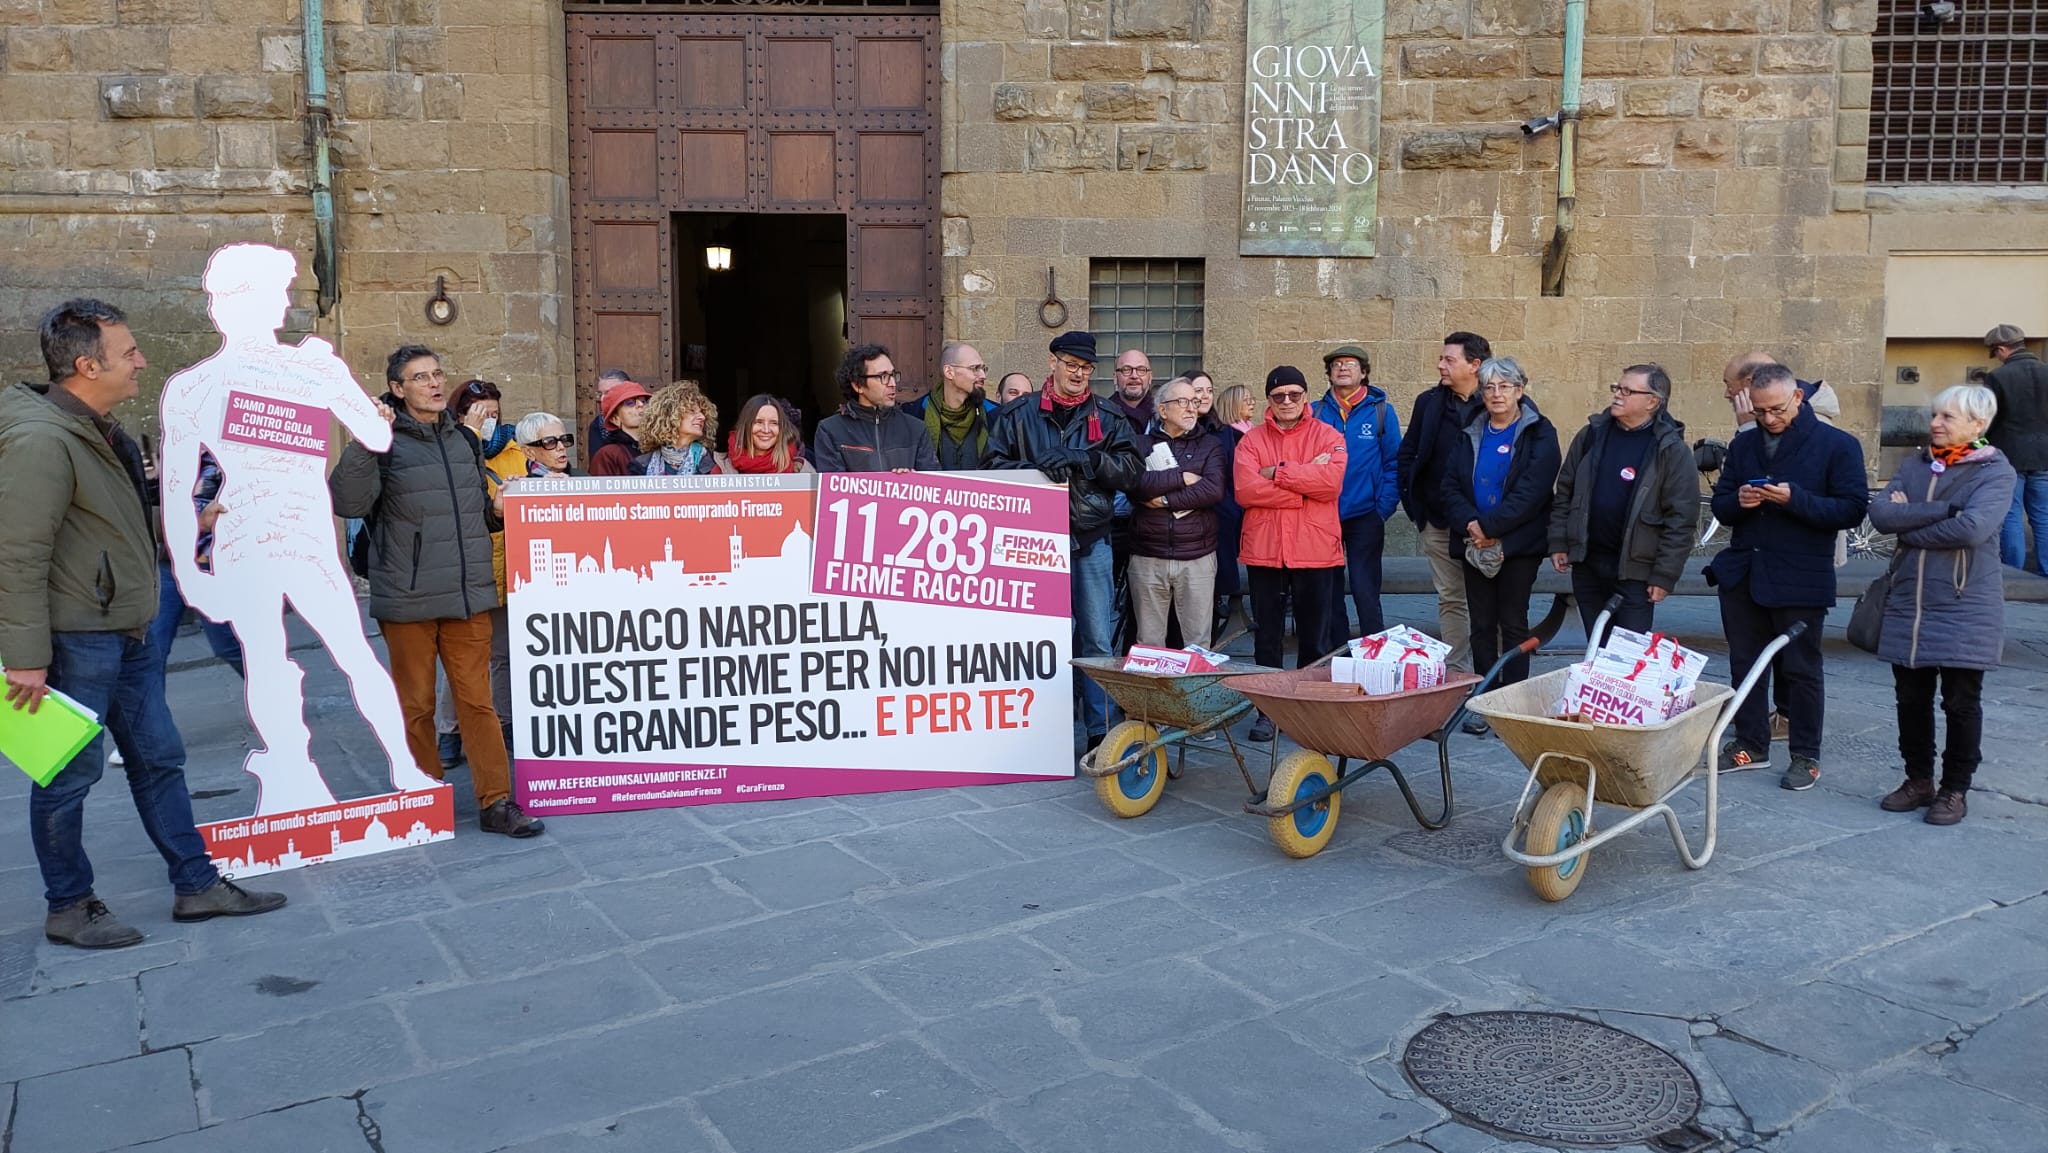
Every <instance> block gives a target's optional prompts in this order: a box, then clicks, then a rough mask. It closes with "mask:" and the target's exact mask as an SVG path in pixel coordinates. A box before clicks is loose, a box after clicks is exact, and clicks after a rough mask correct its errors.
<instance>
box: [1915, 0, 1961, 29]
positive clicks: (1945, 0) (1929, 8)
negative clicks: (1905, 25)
mask: <svg viewBox="0 0 2048 1153" xmlns="http://www.w3.org/2000/svg"><path fill="white" fill-rule="evenodd" d="M1961 16H1962V13H1961V12H1959V11H1957V10H1956V5H1955V0H1928V2H1927V3H1925V4H1922V5H1921V6H1920V20H1921V22H1922V23H1924V24H1953V23H1955V22H1956V21H1957V20H1958V19H1959V18H1961Z"/></svg>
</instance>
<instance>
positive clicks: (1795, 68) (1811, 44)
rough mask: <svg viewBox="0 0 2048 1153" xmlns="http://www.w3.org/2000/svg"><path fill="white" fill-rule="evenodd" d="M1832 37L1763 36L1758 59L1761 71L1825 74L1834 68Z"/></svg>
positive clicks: (1834, 52)
mask: <svg viewBox="0 0 2048 1153" xmlns="http://www.w3.org/2000/svg"><path fill="white" fill-rule="evenodd" d="M1835 42H1836V38H1835V37H1833V36H1766V37H1764V38H1763V40H1762V42H1761V46H1762V52H1761V53H1760V54H1759V56H1758V58H1757V70H1758V71H1760V72H1827V71H1829V70H1831V69H1833V68H1834V66H1835V55H1836V50H1835Z"/></svg>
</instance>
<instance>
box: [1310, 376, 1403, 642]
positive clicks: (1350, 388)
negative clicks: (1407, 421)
mask: <svg viewBox="0 0 2048 1153" xmlns="http://www.w3.org/2000/svg"><path fill="white" fill-rule="evenodd" d="M1323 375H1324V376H1325V377H1327V378H1329V381H1330V391H1328V392H1326V393H1324V394H1323V398H1322V399H1321V400H1318V401H1316V402H1315V404H1314V405H1313V406H1311V409H1310V411H1311V413H1312V414H1313V415H1314V416H1315V418H1316V419H1317V420H1320V421H1322V422H1323V423H1324V424H1327V425H1329V426H1330V427H1331V428H1334V429H1336V430H1337V431H1338V432H1341V433H1343V434H1344V451H1345V452H1346V453H1347V454H1348V456H1347V459H1346V461H1345V464H1344V493H1343V495H1342V496H1341V497H1339V498H1338V500H1337V515H1338V517H1339V518H1341V520H1342V522H1343V527H1344V566H1343V567H1342V568H1335V569H1331V570H1330V573H1331V579H1332V581H1333V583H1334V587H1333V588H1332V589H1331V590H1330V605H1331V610H1332V611H1331V612H1330V615H1329V634H1328V638H1327V641H1328V643H1326V644H1324V645H1323V648H1322V651H1324V652H1335V651H1337V650H1338V649H1339V648H1341V647H1343V644H1344V642H1345V641H1347V640H1349V639H1351V636H1352V635H1361V636H1362V635H1366V634H1369V633H1376V632H1378V631H1380V630H1381V629H1382V628H1385V627H1386V622H1385V618H1384V617H1383V616H1382V615H1381V614H1380V558H1381V556H1382V554H1384V553H1385V552H1386V544H1387V518H1388V517H1390V516H1392V515H1393V514H1394V509H1395V507H1396V506H1398V505H1399V504H1400V503H1401V488H1400V483H1399V464H1398V460H1397V458H1398V456H1399V454H1400V451H1401V421H1400V419H1399V418H1398V417H1396V416H1395V415H1394V406H1393V405H1391V404H1389V403H1387V394H1386V393H1385V392H1383V391H1381V390H1380V389H1377V388H1374V387H1373V386H1372V385H1371V384H1370V383H1369V381H1370V380H1371V379H1372V358H1371V357H1369V356H1367V355H1366V354H1365V350H1364V349H1362V348H1360V347H1358V346H1357V345H1355V344H1347V345H1344V346H1343V347H1341V348H1337V349H1334V350H1332V351H1331V352H1330V353H1329V355H1327V356H1325V357H1323ZM1347 570H1348V572H1349V574H1350V591H1351V603H1352V605H1353V606H1354V607H1355V608H1356V609H1357V610H1358V633H1357V634H1352V633H1350V632H1349V631H1348V630H1347V628H1346V625H1345V616H1344V592H1345V574H1346V572H1347Z"/></svg>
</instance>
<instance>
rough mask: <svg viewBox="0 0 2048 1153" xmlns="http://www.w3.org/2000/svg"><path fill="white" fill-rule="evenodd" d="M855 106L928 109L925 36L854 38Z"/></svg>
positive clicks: (881, 109)
mask: <svg viewBox="0 0 2048 1153" xmlns="http://www.w3.org/2000/svg"><path fill="white" fill-rule="evenodd" d="M853 59H854V76H855V81H854V107H855V108H856V109H858V110H860V111H862V112H923V111H925V46H924V40H923V39H922V38H919V39H909V38H892V39H886V40H885V39H879V38H860V39H856V40H855V41H854V48H853Z"/></svg>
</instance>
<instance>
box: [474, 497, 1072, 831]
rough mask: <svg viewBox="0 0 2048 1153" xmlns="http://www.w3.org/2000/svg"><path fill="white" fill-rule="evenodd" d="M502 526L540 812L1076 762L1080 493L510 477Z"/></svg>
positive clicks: (924, 783)
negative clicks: (1073, 581)
mask: <svg viewBox="0 0 2048 1153" xmlns="http://www.w3.org/2000/svg"><path fill="white" fill-rule="evenodd" d="M505 521H506V532H505V551H506V576H507V579H508V581H509V582H510V587H511V603H510V617H511V625H512V628H511V655H512V680H513V721H514V724H513V734H514V742H513V743H514V751H513V765H514V777H515V779H516V781H517V786H516V796H517V798H518V800H519V803H520V804H521V805H523V806H524V807H525V808H526V809H527V810H528V811H529V812H532V813H535V814H539V815H552V814H558V813H594V812H607V811H612V810H619V809H641V808H652V807H657V806H668V805H699V804H715V803H719V802H725V801H748V800H773V799H777V798H783V797H803V796H824V795H830V794H836V793H860V792H882V791H888V790H895V789H919V788H931V787H935V786H941V785H960V784H990V783H997V782H1004V781H1019V780H1039V779H1045V778H1049V777H1050V778H1057V777H1067V776H1071V775H1073V772H1074V764H1073V759H1072V739H1073V738H1072V725H1073V702H1072V697H1071V693H1072V679H1071V678H1072V674H1071V672H1070V670H1069V668H1068V666H1067V655H1068V652H1069V649H1070V647H1071V628H1072V625H1071V613H1070V608H1069V599H1070V591H1069V584H1068V580H1069V577H1068V570H1067V549H1066V544H1067V496H1066V490H1065V489H1062V488H1058V487H1053V486H1049V485H1044V484H1018V483H1011V482H1006V481H997V480H986V479H980V478H975V477H966V476H938V475H928V474H927V475H912V474H900V475H897V474H887V473H882V474H872V475H870V474H832V475H828V476H824V477H816V476H724V475H721V476H691V477H639V478H631V479H624V480H619V479H605V480H593V479H589V478H570V479H563V480H534V481H515V482H513V483H511V484H510V485H508V486H507V488H506V497H505Z"/></svg>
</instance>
